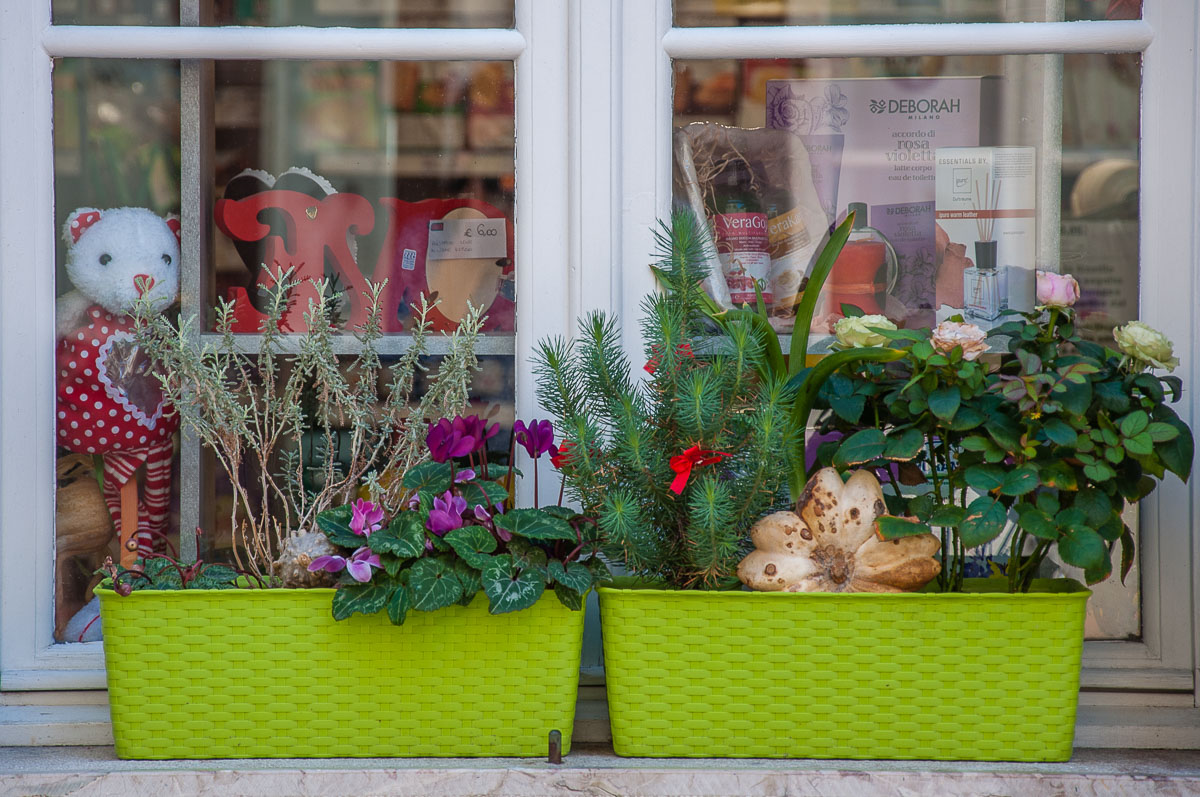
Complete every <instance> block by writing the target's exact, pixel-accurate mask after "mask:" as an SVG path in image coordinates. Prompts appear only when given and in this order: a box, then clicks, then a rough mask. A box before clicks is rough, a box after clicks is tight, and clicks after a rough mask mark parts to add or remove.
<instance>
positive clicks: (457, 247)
mask: <svg viewBox="0 0 1200 797" xmlns="http://www.w3.org/2000/svg"><path fill="white" fill-rule="evenodd" d="M505 224H506V221H505V219H443V220H441V221H431V222H429V248H428V249H427V250H426V252H425V259H426V260H459V259H467V258H475V257H479V258H482V257H486V258H493V259H496V260H499V259H500V258H502V257H505V256H507V254H508V244H507V236H506V235H505V232H506V228H505Z"/></svg>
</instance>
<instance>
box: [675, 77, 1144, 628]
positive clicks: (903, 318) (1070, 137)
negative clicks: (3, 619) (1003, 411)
mask: <svg viewBox="0 0 1200 797" xmlns="http://www.w3.org/2000/svg"><path fill="white" fill-rule="evenodd" d="M1139 67H1140V63H1139V56H1137V55H1102V54H1097V55H1068V56H1065V57H1064V56H1050V55H1025V56H972V57H925V58H855V59H811V60H792V61H787V60H744V61H730V60H715V61H700V60H691V61H677V62H676V63H675V95H674V102H675V117H674V118H675V125H676V126H675V134H674V142H673V143H674V152H675V181H674V186H675V202H676V204H677V205H680V206H686V207H690V208H692V209H695V210H698V211H699V212H700V213H701V214H703V215H704V216H705V217H706V219H707V220H708V222H709V223H710V228H711V229H712V230H713V240H714V244H715V248H716V252H717V254H716V255H715V257H716V258H717V261H718V262H716V263H714V266H713V276H711V277H710V279H709V283H708V287H709V289H710V292H713V293H715V294H718V295H719V296H720V297H721V298H722V300H723V301H725V302H727V303H733V302H741V301H751V302H753V301H754V300H755V288H756V286H757V288H758V289H759V290H761V291H762V293H763V294H764V299H765V300H766V302H767V303H768V305H769V307H770V310H771V314H772V318H771V321H772V323H773V324H774V325H775V326H776V328H777V330H778V331H779V332H781V333H787V332H790V331H791V328H792V326H793V323H794V308H795V305H796V304H797V303H798V301H799V297H800V296H803V293H804V290H805V287H806V285H805V279H806V276H807V273H808V271H809V269H810V268H811V266H812V263H813V260H814V259H815V255H816V253H817V252H818V251H819V250H820V247H821V244H822V241H823V239H824V238H826V237H827V235H828V230H829V228H830V226H831V225H833V224H836V223H838V222H840V221H841V220H842V219H844V218H845V216H846V215H847V212H848V210H850V209H852V208H854V209H857V213H856V220H857V221H858V222H860V223H862V222H865V223H864V224H863V226H862V227H861V228H860V229H858V230H856V231H855V232H854V233H853V234H852V236H851V240H850V242H849V243H848V245H847V246H846V248H845V249H844V250H843V252H842V254H841V255H840V256H839V258H838V260H837V261H836V262H835V265H834V268H833V271H832V273H831V274H830V277H829V279H828V281H827V283H826V286H825V288H824V290H823V293H822V297H821V299H820V300H819V301H818V305H817V313H816V316H815V318H814V322H813V325H812V338H811V340H812V348H811V351H812V352H814V353H819V352H823V351H827V350H828V347H829V344H830V343H831V342H832V338H831V335H830V332H831V327H832V323H833V322H834V321H835V320H837V318H839V317H840V316H841V314H842V305H843V304H846V305H854V306H857V307H859V308H861V309H862V310H864V311H866V312H868V313H883V314H885V315H887V316H888V317H890V318H891V319H892V320H893V321H895V322H896V323H897V324H898V325H899V326H901V327H909V328H917V327H928V326H932V325H933V324H934V323H936V322H937V321H940V320H944V319H945V318H947V317H949V316H950V315H953V314H957V313H963V314H965V315H968V316H969V318H968V320H970V321H973V322H975V323H978V324H979V325H980V326H983V327H984V328H990V327H992V326H994V325H996V324H998V323H1000V319H999V317H998V312H999V310H1000V309H1001V308H1002V306H1003V304H1004V303H1007V304H1008V305H1009V306H1010V307H1013V308H1014V309H1023V310H1028V309H1031V308H1032V307H1033V305H1034V300H1035V297H1034V270H1035V269H1046V270H1050V271H1062V272H1066V273H1071V274H1073V275H1074V276H1075V277H1076V278H1077V280H1078V281H1079V284H1080V286H1081V288H1082V296H1081V298H1080V300H1079V303H1078V304H1077V309H1078V317H1079V319H1080V322H1081V325H1082V327H1083V328H1084V330H1085V333H1086V335H1087V336H1089V337H1091V338H1092V339H1094V340H1097V341H1100V342H1105V343H1108V344H1110V345H1112V343H1113V340H1112V328H1113V326H1114V325H1116V324H1118V323H1123V322H1125V321H1128V320H1131V319H1134V318H1136V317H1137V313H1138V146H1139V139H1138V119H1139V91H1140V68H1139ZM992 266H994V268H993V267H992ZM716 274H720V275H721V277H720V278H717V277H716V276H715V275H716ZM1127 583H1128V585H1129V586H1128V587H1126V588H1122V587H1121V586H1120V584H1119V582H1118V581H1116V580H1114V583H1113V584H1109V585H1105V586H1104V587H1103V588H1102V590H1103V592H1104V593H1106V594H1107V595H1109V597H1102V598H1101V599H1099V600H1096V599H1094V600H1093V601H1092V603H1091V612H1092V615H1091V617H1092V619H1091V621H1090V622H1091V623H1092V625H1091V626H1089V633H1093V634H1095V635H1097V636H1104V637H1114V638H1124V637H1127V636H1130V635H1136V634H1138V633H1139V628H1140V625H1139V623H1140V620H1139V618H1138V615H1137V610H1136V607H1137V597H1136V596H1137V587H1136V584H1137V579H1136V578H1135V577H1131V578H1130V579H1128V581H1127ZM1106 601H1113V603H1106Z"/></svg>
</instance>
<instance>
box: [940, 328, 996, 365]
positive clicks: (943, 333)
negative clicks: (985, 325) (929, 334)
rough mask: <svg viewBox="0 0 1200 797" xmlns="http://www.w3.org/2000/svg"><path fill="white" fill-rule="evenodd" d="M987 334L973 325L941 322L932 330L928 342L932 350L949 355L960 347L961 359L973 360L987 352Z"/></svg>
mask: <svg viewBox="0 0 1200 797" xmlns="http://www.w3.org/2000/svg"><path fill="white" fill-rule="evenodd" d="M986 341H987V333H986V332H984V331H983V330H982V329H980V328H979V327H977V326H975V325H974V324H964V323H962V322H959V321H943V322H942V323H940V324H938V325H937V326H936V327H935V328H934V330H933V338H932V339H931V340H930V341H929V342H930V343H932V344H933V348H935V349H937V350H938V351H941V352H945V353H947V354H949V353H950V352H951V351H953V350H954V347H955V346H962V352H963V359H964V360H974V359H975V358H976V357H978V356H979V355H981V354H983V353H984V352H985V351H987V350H988V345H987V342H986Z"/></svg>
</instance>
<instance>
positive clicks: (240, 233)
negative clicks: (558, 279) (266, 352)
mask: <svg viewBox="0 0 1200 797" xmlns="http://www.w3.org/2000/svg"><path fill="white" fill-rule="evenodd" d="M215 68H216V92H215V96H216V107H215V124H216V153H215V158H214V165H213V174H214V179H215V182H214V185H213V196H214V197H216V198H217V200H218V201H217V204H216V207H215V209H214V229H213V237H214V240H215V273H214V280H215V285H214V293H213V294H212V295H213V296H214V297H215V298H225V299H229V300H234V301H238V302H241V303H242V304H243V305H246V313H244V314H242V315H241V316H239V317H240V318H241V319H242V321H241V322H240V326H239V327H238V331H242V332H250V331H257V329H258V322H259V318H258V316H257V315H256V313H257V310H256V308H257V309H262V308H263V307H264V304H263V295H262V292H261V290H262V288H263V287H264V286H265V285H267V284H269V283H270V281H271V279H272V277H271V274H272V272H273V271H277V270H278V268H279V267H288V268H292V269H293V270H294V273H293V277H294V278H307V277H312V276H318V277H319V276H321V275H324V276H328V277H330V278H333V279H336V280H337V281H338V282H339V284H340V286H341V287H342V288H345V289H348V290H347V297H348V298H347V303H346V304H345V306H344V307H343V310H344V312H345V316H344V318H343V319H342V320H343V321H346V320H353V321H355V322H361V320H362V311H363V304H362V302H360V301H358V296H359V295H360V291H361V289H362V288H363V286H364V284H365V283H364V280H366V279H371V280H375V281H383V280H385V279H386V280H388V285H387V288H386V289H385V293H384V304H385V319H384V331H385V332H388V333H397V332H402V331H403V330H404V329H406V328H407V326H408V325H410V324H411V320H412V315H411V312H410V309H409V305H410V304H411V303H412V302H414V301H416V299H417V297H418V296H419V295H420V294H421V293H425V294H426V295H430V296H432V295H434V294H436V298H437V299H438V300H439V302H440V304H439V306H438V307H437V308H436V310H435V311H434V312H433V314H432V316H431V318H432V319H433V321H434V322H435V328H436V329H439V330H444V329H450V328H452V327H453V325H454V324H455V323H456V322H457V321H458V320H459V319H460V318H462V317H463V315H464V313H465V312H466V306H467V303H468V302H471V303H472V304H473V305H475V306H478V307H480V308H481V309H482V310H483V311H484V312H485V313H486V314H487V322H486V324H485V327H484V329H485V332H487V333H488V334H511V332H512V330H513V313H514V299H515V297H514V295H513V290H512V286H513V275H512V268H513V265H512V264H513V226H512V218H513V185H514V183H513V165H514V156H513V152H514V149H513V147H514V139H513V71H512V63H511V62H471V63H468V62H459V63H456V62H439V63H425V62H420V63H416V62H385V63H376V62H343V61H339V62H332V61H327V62H308V63H299V64H297V63H291V62H289V63H282V62H257V61H254V62H249V61H228V62H218V63H217V64H216V66H215ZM260 213H261V214H263V215H261V216H260V215H259V214H260ZM259 220H261V221H263V222H264V223H265V226H262V225H259V224H258V221H259ZM262 264H266V265H267V266H268V268H266V269H264V268H263V267H262ZM251 305H253V306H251ZM304 305H305V302H304V301H303V300H301V302H300V303H299V304H298V306H297V307H295V308H293V310H292V311H290V315H289V319H288V323H289V326H290V328H291V329H293V330H299V329H301V328H303V319H302V315H303V307H304Z"/></svg>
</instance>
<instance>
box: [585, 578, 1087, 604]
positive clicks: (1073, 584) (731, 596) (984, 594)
mask: <svg viewBox="0 0 1200 797" xmlns="http://www.w3.org/2000/svg"><path fill="white" fill-rule="evenodd" d="M964 581H965V584H964V586H965V587H966V588H967V589H966V591H964V592H929V591H922V592H757V591H754V590H748V589H730V590H702V589H670V588H664V586H663V585H661V584H652V583H650V582H645V581H637V580H636V579H618V580H616V581H612V582H609V583H607V584H604V585H601V586H599V587H597V591H598V592H599V593H601V594H612V595H627V594H630V593H638V594H646V595H687V596H697V597H696V598H695V599H699V596H704V597H708V598H714V599H721V600H796V599H797V598H800V597H803V598H811V599H813V600H832V599H838V598H849V599H852V600H886V601H894V600H938V601H941V600H968V599H971V600H977V599H986V600H1000V599H1007V600H1017V599H1027V600H1047V599H1053V598H1072V599H1077V600H1084V601H1086V600H1087V599H1088V598H1089V597H1090V596H1091V594H1092V591H1091V590H1090V589H1089V588H1087V587H1085V586H1084V585H1083V584H1081V583H1079V582H1078V581H1076V580H1075V579H1073V578H1052V579H1051V578H1040V579H1035V580H1034V582H1033V587H1034V588H1033V589H1031V590H1030V591H1029V592H1008V582H1007V581H1006V580H1004V579H992V578H968V579H965V580H964Z"/></svg>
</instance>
